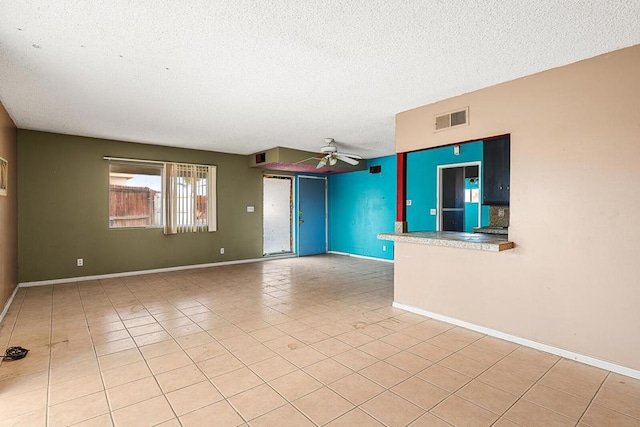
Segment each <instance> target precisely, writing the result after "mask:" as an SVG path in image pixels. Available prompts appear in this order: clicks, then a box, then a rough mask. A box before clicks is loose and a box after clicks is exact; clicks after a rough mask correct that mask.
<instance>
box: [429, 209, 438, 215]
mask: <svg viewBox="0 0 640 427" xmlns="http://www.w3.org/2000/svg"><path fill="white" fill-rule="evenodd" d="M429 214H431V215H437V214H438V211H437V210H435V209H431V210H429Z"/></svg>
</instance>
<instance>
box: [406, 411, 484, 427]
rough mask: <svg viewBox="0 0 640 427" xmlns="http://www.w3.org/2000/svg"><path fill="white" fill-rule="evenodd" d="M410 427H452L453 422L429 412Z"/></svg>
mask: <svg viewBox="0 0 640 427" xmlns="http://www.w3.org/2000/svg"><path fill="white" fill-rule="evenodd" d="M494 425H495V424H494ZM409 427H451V424H449V423H448V422H445V421H444V420H442V418H438V417H436V416H435V415H433V414H432V413H430V412H427V413H426V414H424V415H422V416H421V417H419V418H418V419H417V420H415V421H414V422H412V423H411V424H409Z"/></svg>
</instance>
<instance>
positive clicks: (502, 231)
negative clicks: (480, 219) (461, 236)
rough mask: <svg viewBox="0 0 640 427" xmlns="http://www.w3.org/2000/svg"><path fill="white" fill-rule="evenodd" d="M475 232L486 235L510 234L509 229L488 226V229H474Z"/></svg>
mask: <svg viewBox="0 0 640 427" xmlns="http://www.w3.org/2000/svg"><path fill="white" fill-rule="evenodd" d="M473 232H474V233H484V234H503V235H507V234H509V229H508V228H507V227H493V226H486V227H474V228H473Z"/></svg>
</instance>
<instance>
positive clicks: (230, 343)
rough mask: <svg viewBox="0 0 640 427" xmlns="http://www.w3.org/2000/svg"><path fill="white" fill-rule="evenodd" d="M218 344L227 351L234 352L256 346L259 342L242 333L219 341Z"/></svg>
mask: <svg viewBox="0 0 640 427" xmlns="http://www.w3.org/2000/svg"><path fill="white" fill-rule="evenodd" d="M220 344H222V345H223V346H224V347H225V348H226V349H227V350H229V351H235V350H240V349H243V348H247V347H253V346H255V345H258V344H260V341H258V340H257V339H255V338H253V337H252V336H251V335H249V334H247V333H244V332H243V333H242V334H240V335H236V336H233V337H231V338H225V339H222V340H220Z"/></svg>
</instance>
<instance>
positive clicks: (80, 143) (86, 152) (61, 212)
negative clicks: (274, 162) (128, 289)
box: [18, 130, 262, 282]
mask: <svg viewBox="0 0 640 427" xmlns="http://www.w3.org/2000/svg"><path fill="white" fill-rule="evenodd" d="M104 156H111V157H123V158H133V159H147V160H162V161H174V162H187V163H189V162H190V163H202V164H213V165H217V166H218V179H217V181H218V183H217V188H218V231H217V232H214V233H188V234H178V235H172V236H165V235H164V234H163V231H162V229H119V230H110V229H109V206H108V204H109V165H108V161H106V160H104V159H103V157H104ZM18 182H19V185H18V265H19V270H18V276H19V277H18V279H19V281H20V282H32V281H40V280H50V279H61V278H70V277H79V276H91V275H99V274H109V273H119V272H126V271H138V270H148V269H155V268H165V267H174V266H182V265H193V264H203V263H212V262H221V261H231V260H241V259H250V258H260V257H261V256H262V171H261V170H259V169H252V168H249V167H248V165H247V157H246V156H241V155H234V154H223V153H216V152H211V151H201V150H189V149H182V148H172V147H164V146H156V145H148V144H136V143H130V142H122V141H112V140H105V139H96V138H85V137H78V136H70V135H60V134H53V133H46V132H36V131H28V130H19V131H18ZM248 205H251V206H255V212H254V213H248V212H247V206H248ZM221 247H224V248H225V254H224V255H220V248H221ZM77 258H84V266H83V267H77V266H76V259H77Z"/></svg>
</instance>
